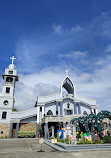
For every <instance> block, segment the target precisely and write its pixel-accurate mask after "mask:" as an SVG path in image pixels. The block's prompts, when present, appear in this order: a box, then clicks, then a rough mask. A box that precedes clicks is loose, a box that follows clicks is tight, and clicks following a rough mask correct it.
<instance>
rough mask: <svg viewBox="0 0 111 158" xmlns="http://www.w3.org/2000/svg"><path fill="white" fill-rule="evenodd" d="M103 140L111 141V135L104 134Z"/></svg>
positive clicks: (105, 141)
mask: <svg viewBox="0 0 111 158" xmlns="http://www.w3.org/2000/svg"><path fill="white" fill-rule="evenodd" d="M103 142H104V143H111V136H104V137H103Z"/></svg>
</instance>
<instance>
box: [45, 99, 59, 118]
mask: <svg viewBox="0 0 111 158" xmlns="http://www.w3.org/2000/svg"><path fill="white" fill-rule="evenodd" d="M49 110H51V111H52V113H53V115H56V103H55V102H54V103H48V104H47V105H45V115H46V114H47V112H48V111H49Z"/></svg>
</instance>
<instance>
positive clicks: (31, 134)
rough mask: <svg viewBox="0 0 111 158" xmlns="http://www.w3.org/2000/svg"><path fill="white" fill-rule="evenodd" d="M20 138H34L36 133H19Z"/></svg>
mask: <svg viewBox="0 0 111 158" xmlns="http://www.w3.org/2000/svg"><path fill="white" fill-rule="evenodd" d="M18 137H19V138H34V137H35V131H19V132H18Z"/></svg>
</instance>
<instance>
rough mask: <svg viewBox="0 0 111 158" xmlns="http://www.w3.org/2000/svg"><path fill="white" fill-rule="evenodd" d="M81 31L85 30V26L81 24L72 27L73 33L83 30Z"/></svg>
mask: <svg viewBox="0 0 111 158" xmlns="http://www.w3.org/2000/svg"><path fill="white" fill-rule="evenodd" d="M81 31H83V27H81V26H75V27H72V28H71V33H75V32H81Z"/></svg>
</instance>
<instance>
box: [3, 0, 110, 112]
mask: <svg viewBox="0 0 111 158" xmlns="http://www.w3.org/2000/svg"><path fill="white" fill-rule="evenodd" d="M12 55H14V56H15V57H16V58H17V59H16V61H15V65H16V67H17V69H18V74H19V83H18V84H17V86H16V98H17V99H16V106H17V107H18V108H20V107H22V105H23V104H24V107H25V108H28V107H30V106H32V107H33V105H34V102H35V100H36V96H37V95H47V94H51V93H55V92H58V91H59V87H60V84H61V82H62V80H63V78H64V76H65V72H64V71H65V69H66V68H67V69H68V70H69V71H70V73H69V76H70V77H71V78H72V80H73V82H74V83H75V84H76V91H77V93H80V94H81V95H83V96H86V97H90V98H95V99H97V104H98V105H99V108H100V109H108V110H110V111H111V1H110V0H106V1H104V0H93V1H90V0H70V1H68V0H16V1H15V0H10V1H9V0H1V1H0V75H2V74H3V73H4V68H5V67H7V66H8V64H9V63H10V60H9V58H10V56H12ZM30 81H31V82H30ZM29 82H30V84H29ZM0 83H1V84H0V85H1V86H2V79H1V82H0ZM49 87H50V88H49ZM49 89H50V90H49ZM20 91H21V92H20ZM27 93H28V94H27ZM23 94H24V97H23V99H22V100H21V101H20V98H21V96H23ZM26 96H27V97H26ZM30 98H31V99H30ZM29 99H30V100H29ZM26 105H27V106H26ZM20 109H21V108H20Z"/></svg>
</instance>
